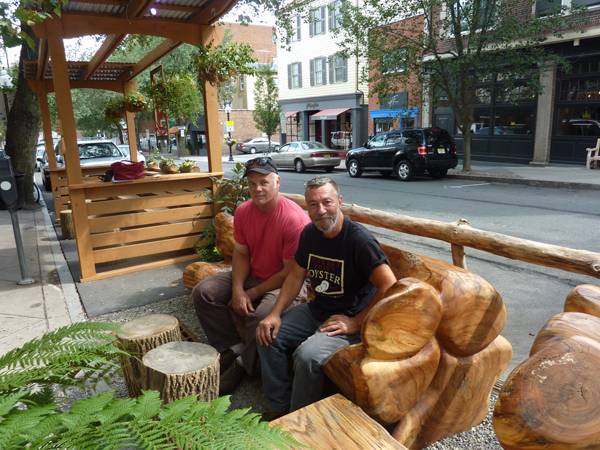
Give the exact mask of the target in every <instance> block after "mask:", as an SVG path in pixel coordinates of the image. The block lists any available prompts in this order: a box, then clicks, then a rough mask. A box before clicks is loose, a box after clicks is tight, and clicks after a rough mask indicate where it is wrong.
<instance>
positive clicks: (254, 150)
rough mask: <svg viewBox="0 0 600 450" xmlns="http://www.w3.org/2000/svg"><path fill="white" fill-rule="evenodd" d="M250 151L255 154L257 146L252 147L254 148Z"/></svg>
mask: <svg viewBox="0 0 600 450" xmlns="http://www.w3.org/2000/svg"><path fill="white" fill-rule="evenodd" d="M250 153H252V154H253V155H254V154H255V153H256V148H254V147H252V148H251V149H250Z"/></svg>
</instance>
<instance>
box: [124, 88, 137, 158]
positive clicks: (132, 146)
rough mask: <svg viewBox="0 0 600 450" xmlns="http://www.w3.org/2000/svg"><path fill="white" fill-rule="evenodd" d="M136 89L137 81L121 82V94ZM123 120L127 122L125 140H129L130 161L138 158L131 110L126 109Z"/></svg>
mask: <svg viewBox="0 0 600 450" xmlns="http://www.w3.org/2000/svg"><path fill="white" fill-rule="evenodd" d="M136 89H137V82H134V83H131V82H127V83H123V94H126V93H127V91H135V90H136ZM125 121H126V122H127V140H128V142H129V159H131V161H136V162H137V160H138V154H137V145H136V142H137V141H136V139H135V116H134V114H133V113H132V112H129V111H127V112H126V114H125Z"/></svg>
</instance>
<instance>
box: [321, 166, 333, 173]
mask: <svg viewBox="0 0 600 450" xmlns="http://www.w3.org/2000/svg"><path fill="white" fill-rule="evenodd" d="M324 169H325V172H327V173H331V172H333V169H335V166H327V167H324Z"/></svg>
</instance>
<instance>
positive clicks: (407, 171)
mask: <svg viewBox="0 0 600 450" xmlns="http://www.w3.org/2000/svg"><path fill="white" fill-rule="evenodd" d="M396 174H397V175H398V179H399V180H400V181H410V180H412V179H413V177H414V175H415V174H414V172H413V167H412V164H411V163H410V161H406V160H404V161H400V162H399V163H398V167H396Z"/></svg>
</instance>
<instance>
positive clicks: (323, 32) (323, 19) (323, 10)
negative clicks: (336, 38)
mask: <svg viewBox="0 0 600 450" xmlns="http://www.w3.org/2000/svg"><path fill="white" fill-rule="evenodd" d="M325 8H327V7H326V6H321V19H320V20H321V23H322V24H323V25H322V28H321V34H325V32H326V31H327V27H326V26H325Z"/></svg>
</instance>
